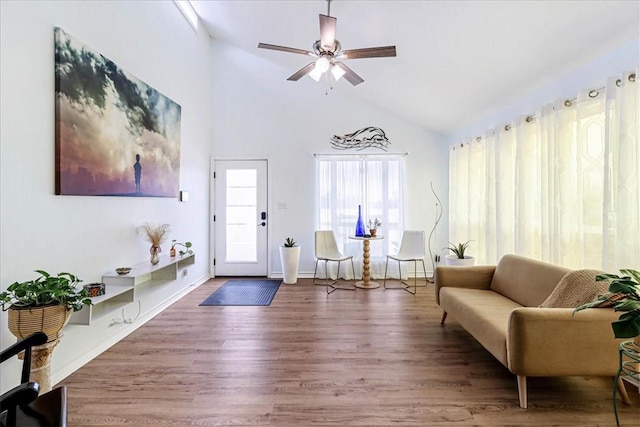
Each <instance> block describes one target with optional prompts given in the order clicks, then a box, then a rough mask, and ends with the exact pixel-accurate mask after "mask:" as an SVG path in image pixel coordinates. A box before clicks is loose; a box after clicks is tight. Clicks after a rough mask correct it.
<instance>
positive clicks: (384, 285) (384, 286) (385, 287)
mask: <svg viewBox="0 0 640 427" xmlns="http://www.w3.org/2000/svg"><path fill="white" fill-rule="evenodd" d="M388 268H389V257H387V263H386V264H385V265H384V280H383V281H382V288H383V289H387V269H388Z"/></svg>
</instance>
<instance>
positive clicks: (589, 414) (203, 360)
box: [62, 279, 640, 426]
mask: <svg viewBox="0 0 640 427" xmlns="http://www.w3.org/2000/svg"><path fill="white" fill-rule="evenodd" d="M224 282H225V280H224V279H216V280H210V281H209V282H207V283H205V284H204V285H202V286H200V287H199V288H197V289H195V290H194V291H193V292H191V293H190V294H188V295H187V296H185V297H184V298H183V299H181V300H180V301H178V302H177V303H175V304H173V305H172V306H171V307H169V308H168V309H167V310H166V311H164V312H163V313H161V314H160V315H158V316H157V317H155V318H154V319H152V320H151V321H150V322H149V323H147V324H146V325H144V326H143V327H141V328H140V329H138V330H137V331H135V332H134V333H133V334H131V335H130V336H129V337H127V338H126V339H125V340H123V341H121V342H120V343H118V344H117V345H115V346H114V347H112V348H111V349H109V350H108V351H106V352H105V353H103V354H102V355H100V356H99V357H98V358H96V359H94V360H93V361H91V362H90V363H89V364H87V365H86V366H84V367H83V368H81V369H80V370H78V371H77V372H75V373H74V374H72V375H71V376H69V377H68V378H67V379H66V380H65V381H63V382H62V384H65V385H67V386H68V388H69V425H70V426H95V425H131V426H146V425H170V426H188V425H198V426H207V425H212V426H217V425H233V426H255V425H263V426H310V425H314V426H391V425H400V426H430V425H437V426H470V425H474V426H506V425H509V426H547V425H555V426H613V425H615V418H614V415H613V410H612V405H611V391H612V384H613V379H611V378H586V377H584V378H583V377H569V378H529V380H528V383H529V409H521V408H520V407H519V406H518V393H517V389H516V379H515V377H514V376H513V375H512V374H510V373H509V372H508V371H507V369H506V368H504V367H503V366H502V365H501V364H500V363H499V362H497V361H496V360H495V359H494V358H493V357H492V356H491V355H490V354H489V353H488V352H487V351H485V350H484V349H483V348H482V346H480V344H478V343H477V342H476V341H475V340H474V339H473V338H472V337H471V336H470V335H469V334H467V333H466V332H465V331H464V330H463V329H462V328H461V327H460V326H458V325H457V323H456V322H455V319H451V318H449V319H447V324H446V325H445V326H444V327H442V326H440V324H439V321H440V316H441V310H440V309H439V308H438V307H437V306H436V303H435V298H434V290H433V285H432V284H431V285H429V287H428V288H426V289H425V288H418V293H417V295H416V296H413V295H410V294H409V293H407V292H404V291H400V290H386V291H385V290H383V289H382V288H380V289H374V290H362V289H358V290H357V291H355V292H353V291H336V292H334V293H333V294H331V295H330V296H329V297H327V296H326V294H325V290H324V287H321V286H313V285H312V284H311V281H310V280H308V279H306V280H300V281H298V284H296V285H284V284H283V285H281V286H280V289H279V290H278V293H277V294H276V296H275V298H274V300H273V302H272V303H271V306H269V307H200V306H198V304H199V303H200V302H202V300H204V299H205V298H206V297H207V296H208V295H209V294H211V293H212V292H213V291H214V290H215V289H217V288H218V287H219V286H220V285H222V283H224ZM576 357H581V356H580V355H576ZM584 357H588V355H584ZM628 391H629V396H630V398H631V400H632V406H624V405H622V404H621V403H619V405H618V407H619V411H620V420H621V425H624V426H632V425H635V426H638V425H640V396H639V395H638V390H637V389H636V388H635V387H632V386H628Z"/></svg>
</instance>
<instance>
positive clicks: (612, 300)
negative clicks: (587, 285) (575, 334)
mask: <svg viewBox="0 0 640 427" xmlns="http://www.w3.org/2000/svg"><path fill="white" fill-rule="evenodd" d="M620 273H622V274H623V276H622V277H620V276H618V275H616V274H598V275H597V276H596V281H601V280H611V283H609V293H606V294H604V295H599V296H598V297H596V299H594V300H593V301H591V302H588V303H586V304H583V305H581V306H580V307H578V308H576V310H575V311H576V312H578V311H580V310H584V309H585V308H596V307H613V309H614V310H615V311H620V312H622V314H621V315H620V317H619V318H618V320H616V321H615V322H613V323H611V328H612V329H613V334H614V336H615V337H616V338H633V343H634V344H635V345H636V346H637V347H638V348H639V349H640V272H639V271H637V270H631V269H623V270H620Z"/></svg>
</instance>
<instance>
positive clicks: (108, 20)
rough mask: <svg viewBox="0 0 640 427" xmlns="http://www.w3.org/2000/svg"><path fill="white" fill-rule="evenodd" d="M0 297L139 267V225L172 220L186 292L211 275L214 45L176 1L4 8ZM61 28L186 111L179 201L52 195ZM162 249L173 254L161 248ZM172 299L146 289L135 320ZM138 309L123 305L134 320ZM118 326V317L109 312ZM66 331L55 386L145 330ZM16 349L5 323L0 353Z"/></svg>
mask: <svg viewBox="0 0 640 427" xmlns="http://www.w3.org/2000/svg"><path fill="white" fill-rule="evenodd" d="M0 17H1V30H0V31H1V33H0V39H1V40H0V41H1V45H0V55H1V68H0V78H1V80H0V82H1V83H0V84H1V88H0V92H1V104H0V112H1V116H0V132H1V133H0V141H1V144H0V155H1V156H0V160H1V163H0V164H1V181H0V186H1V187H0V189H1V191H0V197H1V202H0V208H1V210H0V212H1V242H0V261H1V269H0V289H3V290H4V289H5V288H6V287H7V286H8V285H9V284H10V283H12V282H14V281H23V280H27V279H31V278H34V277H35V274H34V273H33V270H35V269H44V270H47V271H49V272H52V273H57V272H60V271H69V272H72V273H75V274H77V275H78V276H79V277H80V278H82V279H83V280H84V281H85V282H87V283H89V282H96V281H100V280H101V275H102V273H104V272H105V271H107V270H109V269H112V268H115V267H117V266H124V265H132V264H136V263H140V262H145V261H147V260H148V258H149V252H148V243H146V242H145V241H144V240H143V239H141V238H139V237H138V236H136V233H135V229H136V227H137V226H139V225H141V224H142V223H144V222H150V223H169V224H170V225H171V227H172V233H171V238H175V239H178V240H181V241H185V240H190V241H192V242H193V244H194V249H195V252H196V257H197V260H196V265H195V266H193V267H192V268H190V271H189V275H188V276H187V277H186V278H184V280H182V281H181V283H180V289H181V290H182V291H186V290H188V289H189V288H190V287H189V285H191V284H195V283H200V282H202V281H203V280H205V279H207V278H208V277H209V271H208V258H209V249H208V241H209V227H208V217H209V216H208V214H209V156H210V125H209V123H210V116H211V104H210V102H211V96H210V71H211V70H210V69H211V65H212V63H211V59H210V55H211V52H210V49H209V43H210V39H209V37H208V35H207V34H206V33H205V32H204V31H202V30H200V31H199V33H196V32H194V31H193V29H192V28H191V27H190V26H189V24H188V23H187V22H186V21H185V19H184V17H183V16H182V14H181V13H180V11H179V10H178V9H177V8H176V6H175V5H174V4H173V2H168V1H158V2H151V1H139V2H134V1H127V2H113V1H103V2H79V1H69V2H63V1H55V2H53V1H41V2H31V1H25V2H7V1H2V2H0ZM54 26H59V27H61V28H62V29H64V30H65V31H67V32H68V33H70V34H71V35H72V36H74V37H75V38H77V39H78V40H80V41H82V42H84V43H85V44H86V45H88V46H89V47H91V48H92V49H94V50H96V51H98V52H100V53H101V54H103V55H104V56H106V57H107V58H109V59H111V60H112V61H114V62H115V63H116V64H118V65H119V66H120V67H122V68H123V69H125V70H126V71H128V72H130V73H132V74H133V75H135V76H136V77H138V78H139V79H141V80H143V81H145V82H146V83H147V84H149V85H151V86H152V87H154V88H156V89H157V90H158V91H160V92H162V93H163V94H165V95H166V96H168V97H169V98H171V99H173V100H174V101H175V102H177V103H178V104H180V105H181V106H182V145H181V170H180V187H181V189H182V190H187V191H189V195H190V200H189V202H188V203H180V202H178V200H177V199H163V198H126V197H75V196H55V195H54V74H53V60H54V56H53V28H54ZM164 249H166V250H167V252H168V246H167V247H165V248H164ZM175 293H176V291H175V290H171V291H168V290H166V289H164V290H157V291H156V290H149V291H148V292H147V293H146V294H145V297H144V299H143V300H142V301H141V306H142V317H141V319H144V317H145V316H146V317H148V316H149V315H150V314H153V312H154V311H153V310H154V308H157V307H158V306H159V305H162V304H163V303H166V302H167V300H169V299H171V298H172V297H173V296H174V294H175ZM137 309H138V303H137V302H134V303H132V304H131V305H130V306H128V307H127V308H126V313H127V314H126V315H127V316H128V317H134V316H135V314H136V312H137ZM113 317H120V313H119V312H118V313H114V316H113ZM111 318H112V316H107V317H106V318H105V319H101V320H100V321H99V322H97V323H96V324H92V325H91V326H77V325H70V326H68V327H67V328H65V336H64V338H63V339H62V341H61V343H60V345H59V346H58V347H57V348H56V350H55V352H54V357H53V371H52V374H53V380H54V382H55V381H58V380H61V379H62V378H63V377H64V376H65V375H67V374H68V373H70V372H72V371H73V370H74V369H76V368H78V367H79V366H80V365H81V364H82V363H84V362H86V361H87V360H88V359H90V358H91V357H93V356H95V355H96V352H97V351H99V350H102V349H104V348H105V347H106V346H107V345H109V344H112V343H113V342H115V341H116V340H117V339H119V338H121V337H122V336H124V335H126V334H127V333H129V332H130V331H132V330H133V329H134V328H136V327H138V326H139V325H140V323H141V322H140V321H138V322H136V323H134V324H133V325H126V326H125V325H116V326H111V327H110V326H109V323H110V321H111ZM13 342H15V338H14V337H13V336H12V335H11V334H10V333H9V331H8V328H7V316H6V313H5V312H2V313H1V314H0V347H1V348H5V347H7V346H9V345H10V344H12V343H13ZM1 369H2V370H1V371H0V377H1V383H0V388H1V389H2V390H3V391H4V390H6V389H8V388H9V387H12V386H15V385H16V384H17V383H18V378H19V365H18V362H17V361H15V362H12V363H7V362H5V363H3V364H2V367H1Z"/></svg>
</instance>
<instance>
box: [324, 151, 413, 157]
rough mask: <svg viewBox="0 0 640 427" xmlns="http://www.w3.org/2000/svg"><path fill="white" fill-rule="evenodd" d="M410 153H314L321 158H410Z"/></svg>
mask: <svg viewBox="0 0 640 427" xmlns="http://www.w3.org/2000/svg"><path fill="white" fill-rule="evenodd" d="M408 155H409V153H408V152H405V153H367V154H347V153H344V154H341V153H331V154H327V153H325V154H323V153H313V157H320V156H344V157H347V156H349V157H371V156H408Z"/></svg>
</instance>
